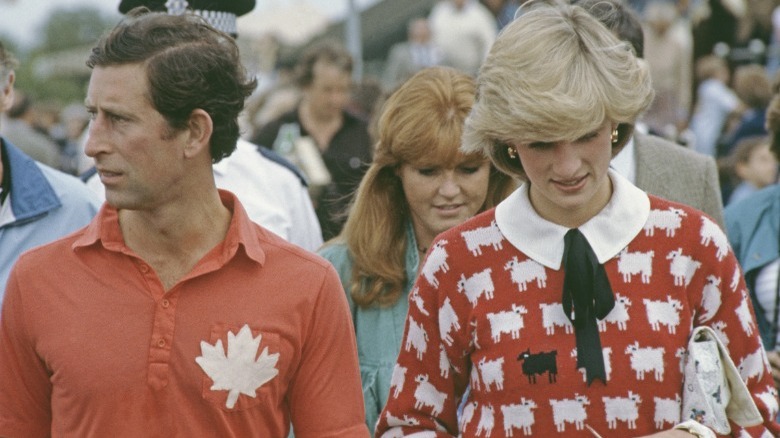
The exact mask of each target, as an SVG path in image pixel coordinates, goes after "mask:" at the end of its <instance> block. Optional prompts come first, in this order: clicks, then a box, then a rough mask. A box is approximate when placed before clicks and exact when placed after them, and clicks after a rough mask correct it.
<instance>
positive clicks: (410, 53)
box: [382, 18, 442, 91]
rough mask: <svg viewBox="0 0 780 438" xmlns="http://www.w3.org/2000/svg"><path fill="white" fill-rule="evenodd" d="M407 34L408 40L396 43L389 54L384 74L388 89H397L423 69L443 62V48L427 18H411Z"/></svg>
mask: <svg viewBox="0 0 780 438" xmlns="http://www.w3.org/2000/svg"><path fill="white" fill-rule="evenodd" d="M406 35H407V36H406V38H407V39H406V41H404V42H400V43H396V44H394V45H393V46H392V47H391V48H390V54H389V55H387V61H386V62H385V69H384V73H383V75H382V85H383V86H384V88H385V90H386V91H393V90H395V89H396V88H397V87H398V86H399V85H401V83H403V82H404V81H405V80H407V79H409V78H410V77H412V75H414V74H415V73H417V72H418V71H420V70H421V69H423V68H426V67H432V66H434V65H438V64H439V63H441V58H442V54H441V50H440V49H439V48H438V47H437V46H436V45H435V44H434V43H433V40H432V38H431V28H430V26H429V25H428V20H427V19H425V18H415V19H413V20H411V21H410V22H409V24H408V25H407V30H406Z"/></svg>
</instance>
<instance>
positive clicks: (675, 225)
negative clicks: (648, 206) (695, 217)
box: [644, 207, 688, 237]
mask: <svg viewBox="0 0 780 438" xmlns="http://www.w3.org/2000/svg"><path fill="white" fill-rule="evenodd" d="M686 216H688V215H687V214H686V213H685V212H684V211H683V210H681V209H679V208H674V207H669V208H668V209H666V210H650V215H649V216H648V217H647V222H645V226H644V230H645V235H647V236H653V235H654V234H655V229H656V228H657V229H659V230H664V231H666V237H674V234H675V233H676V232H677V230H678V229H680V227H681V226H682V218H684V217H686Z"/></svg>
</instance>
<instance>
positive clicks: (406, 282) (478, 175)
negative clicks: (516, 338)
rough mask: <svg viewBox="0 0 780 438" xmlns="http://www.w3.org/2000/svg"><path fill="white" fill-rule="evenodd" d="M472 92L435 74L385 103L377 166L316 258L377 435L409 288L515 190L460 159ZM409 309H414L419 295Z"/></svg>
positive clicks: (467, 81) (470, 158)
mask: <svg viewBox="0 0 780 438" xmlns="http://www.w3.org/2000/svg"><path fill="white" fill-rule="evenodd" d="M474 93H475V84H474V80H473V78H471V77H470V76H468V75H467V74H465V73H463V72H460V71H458V70H455V69H452V68H448V67H433V68H428V69H424V70H421V71H420V72H418V73H417V74H415V75H414V76H412V78H411V79H409V80H408V81H407V82H405V83H404V84H403V85H402V86H401V87H400V88H399V89H398V90H397V91H395V92H394V93H393V94H392V95H391V96H390V97H389V99H388V100H387V102H386V103H385V105H384V107H383V109H382V112H381V115H380V118H379V139H378V141H377V149H376V152H375V155H374V161H373V162H372V163H371V166H370V167H369V169H368V172H367V173H366V176H365V177H364V179H363V181H362V182H361V184H360V187H359V188H358V191H357V194H356V196H355V199H354V201H353V206H352V209H351V211H350V214H349V217H348V218H347V222H346V225H345V227H344V229H343V230H342V232H341V234H340V235H339V236H338V237H337V238H335V239H333V240H331V241H330V242H328V243H326V245H325V246H324V247H323V248H322V249H321V250H320V251H319V253H320V255H322V256H323V257H325V258H326V259H328V260H330V262H331V263H333V265H334V266H335V267H336V270H337V271H338V273H339V276H340V277H341V282H342V284H343V285H344V290H345V291H346V292H347V298H348V300H349V304H350V309H351V310H352V320H353V322H354V325H355V330H356V332H357V342H358V358H359V360H360V370H361V375H362V380H363V398H364V401H365V405H366V423H367V424H368V426H369V428H370V429H371V430H373V428H374V425H375V424H376V421H377V419H378V417H379V413H380V412H381V411H382V408H383V407H384V403H385V400H387V397H388V394H389V392H390V384H391V378H392V375H393V365H394V364H395V359H396V357H397V356H398V352H399V351H400V349H401V337H402V335H403V328H404V319H405V318H406V313H407V310H408V308H409V302H410V296H409V294H410V290H411V289H412V285H413V284H414V280H415V278H416V277H417V274H418V273H419V268H420V265H421V263H420V261H421V260H422V258H423V256H424V255H425V254H426V252H429V250H430V245H431V242H432V241H433V239H434V237H436V235H437V234H439V233H441V232H442V231H445V230H447V229H448V228H450V227H453V226H456V225H459V224H460V223H462V222H464V221H465V220H466V219H468V218H470V217H472V216H474V215H475V214H477V213H479V212H482V211H485V210H487V209H490V208H493V207H494V206H496V205H497V204H498V202H500V201H501V200H502V199H504V197H506V196H507V195H508V194H509V193H510V192H511V191H512V190H513V189H514V187H515V184H514V182H513V181H512V179H511V178H510V177H508V176H507V175H504V174H502V173H500V172H498V171H497V170H496V169H495V168H494V167H493V166H492V165H491V164H490V162H489V161H488V160H487V159H486V158H485V157H484V156H482V155H481V154H479V153H476V154H463V153H461V152H460V151H459V147H460V138H461V133H462V131H463V121H464V120H465V118H466V116H467V115H468V113H469V110H470V109H471V106H472V104H473V102H474ZM432 251H433V252H436V251H437V249H434V250H432ZM411 302H412V303H416V302H417V297H416V296H415V295H414V293H413V292H412V296H411ZM431 311H435V309H433V308H432V309H431Z"/></svg>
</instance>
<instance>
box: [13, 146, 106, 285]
mask: <svg viewBox="0 0 780 438" xmlns="http://www.w3.org/2000/svg"><path fill="white" fill-rule="evenodd" d="M0 147H2V149H3V151H4V152H5V153H4V155H3V157H4V158H5V160H3V171H4V172H8V174H9V175H10V181H11V190H10V193H9V194H8V196H7V197H6V199H5V201H4V202H3V203H2V205H1V206H0V299H2V296H3V295H4V294H5V284H6V282H7V281H8V275H9V274H10V272H11V267H12V266H13V264H14V263H15V262H16V260H17V259H18V258H19V256H20V255H21V254H22V253H23V252H24V251H27V250H28V249H30V248H33V247H35V246H39V245H43V244H45V243H49V242H51V241H53V240H56V239H58V238H60V237H63V236H65V235H66V234H70V233H71V232H73V231H76V230H77V229H79V228H81V227H83V226H85V225H86V224H88V223H89V221H90V220H92V217H93V216H95V214H96V213H97V211H98V210H99V209H100V203H99V201H98V200H97V199H96V197H95V195H94V194H92V192H91V191H89V189H87V187H86V186H85V185H84V183H82V182H81V181H80V180H79V179H78V178H76V177H74V176H70V175H67V174H65V173H62V172H60V171H58V170H54V169H52V168H50V167H47V166H45V165H43V164H41V163H38V162H36V161H34V160H33V159H32V158H30V157H28V156H27V155H25V154H24V153H23V152H22V151H20V150H19V149H17V148H16V147H15V146H14V145H12V144H11V143H10V142H8V141H6V140H3V139H2V138H1V137H0ZM41 268H42V269H45V267H41Z"/></svg>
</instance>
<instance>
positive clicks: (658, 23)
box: [643, 0, 693, 141]
mask: <svg viewBox="0 0 780 438" xmlns="http://www.w3.org/2000/svg"><path fill="white" fill-rule="evenodd" d="M643 20H644V26H643V29H644V38H645V54H644V58H645V59H646V60H647V63H648V65H649V66H650V76H651V77H652V79H653V89H654V90H655V100H653V104H652V105H651V106H650V108H649V109H648V110H647V112H646V113H645V115H644V116H643V120H644V122H645V123H647V125H648V127H649V128H650V132H652V133H654V134H656V135H660V136H662V137H666V138H668V139H671V140H674V141H676V140H677V138H678V136H679V134H680V133H681V132H682V131H683V129H685V128H686V127H687V124H688V117H689V116H690V114H689V111H690V106H691V93H692V92H691V87H692V85H691V81H692V80H693V70H692V69H693V67H692V65H693V42H692V35H691V30H690V28H689V27H687V26H685V25H684V24H683V22H682V21H681V20H680V16H679V12H678V9H677V6H676V5H675V3H674V2H669V1H663V0H660V1H651V2H648V3H647V4H646V5H645V9H644V13H643Z"/></svg>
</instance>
